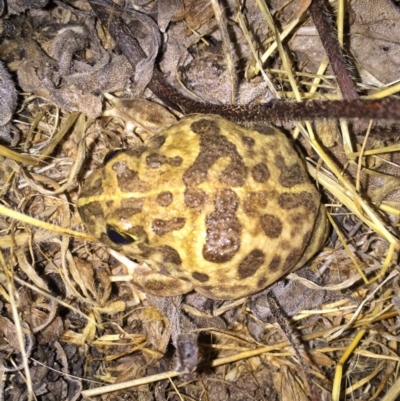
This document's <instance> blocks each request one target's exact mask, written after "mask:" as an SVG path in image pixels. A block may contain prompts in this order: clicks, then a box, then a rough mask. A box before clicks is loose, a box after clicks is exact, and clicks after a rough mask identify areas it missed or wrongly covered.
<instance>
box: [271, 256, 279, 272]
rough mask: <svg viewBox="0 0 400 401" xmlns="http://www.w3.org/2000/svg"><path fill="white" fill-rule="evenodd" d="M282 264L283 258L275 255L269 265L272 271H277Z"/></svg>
mask: <svg viewBox="0 0 400 401" xmlns="http://www.w3.org/2000/svg"><path fill="white" fill-rule="evenodd" d="M280 265H281V258H280V257H279V256H274V257H273V258H272V260H271V262H270V263H269V265H268V270H270V271H271V272H276V271H278V270H279V266H280Z"/></svg>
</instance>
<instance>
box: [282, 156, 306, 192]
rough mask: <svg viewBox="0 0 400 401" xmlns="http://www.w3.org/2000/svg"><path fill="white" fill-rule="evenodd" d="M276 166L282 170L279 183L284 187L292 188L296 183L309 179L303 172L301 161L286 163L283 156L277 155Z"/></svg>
mask: <svg viewBox="0 0 400 401" xmlns="http://www.w3.org/2000/svg"><path fill="white" fill-rule="evenodd" d="M275 164H276V167H278V169H279V170H280V171H281V174H280V176H279V183H280V184H281V185H282V186H283V187H284V188H292V187H294V186H296V185H299V184H303V183H305V182H308V179H307V177H306V175H305V173H304V172H303V169H302V168H301V166H300V164H299V163H295V164H291V165H290V166H288V165H286V164H285V159H284V157H283V156H281V155H278V156H275Z"/></svg>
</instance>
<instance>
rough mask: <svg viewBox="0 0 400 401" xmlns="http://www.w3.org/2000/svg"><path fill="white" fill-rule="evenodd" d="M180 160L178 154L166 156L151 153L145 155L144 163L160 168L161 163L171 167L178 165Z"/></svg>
mask: <svg viewBox="0 0 400 401" xmlns="http://www.w3.org/2000/svg"><path fill="white" fill-rule="evenodd" d="M182 161H183V160H182V158H181V157H180V156H175V157H167V156H165V155H160V154H159V153H152V154H151V155H148V156H147V157H146V164H147V166H148V167H150V168H160V167H161V166H162V165H163V164H169V165H170V166H171V167H179V166H180V165H181V164H182Z"/></svg>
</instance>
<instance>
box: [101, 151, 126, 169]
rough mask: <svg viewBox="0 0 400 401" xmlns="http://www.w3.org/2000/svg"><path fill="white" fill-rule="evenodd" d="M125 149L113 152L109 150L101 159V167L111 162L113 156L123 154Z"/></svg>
mask: <svg viewBox="0 0 400 401" xmlns="http://www.w3.org/2000/svg"><path fill="white" fill-rule="evenodd" d="M124 151H125V149H114V150H110V151H109V152H108V153H107V154H106V155H105V156H104V159H103V167H104V166H105V165H106V164H107V163H108V162H109V161H110V160H111V159H113V158H114V157H115V156H117V155H119V154H120V153H121V152H124Z"/></svg>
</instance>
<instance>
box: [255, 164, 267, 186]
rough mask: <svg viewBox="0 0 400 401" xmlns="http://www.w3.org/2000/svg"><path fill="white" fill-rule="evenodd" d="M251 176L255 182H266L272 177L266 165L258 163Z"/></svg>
mask: <svg viewBox="0 0 400 401" xmlns="http://www.w3.org/2000/svg"><path fill="white" fill-rule="evenodd" d="M251 175H252V176H253V179H254V181H255V182H259V183H262V182H266V181H268V179H269V177H270V175H271V174H270V173H269V170H268V167H267V166H266V165H265V164H264V163H258V164H256V165H255V166H254V167H253V168H252V169H251Z"/></svg>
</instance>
